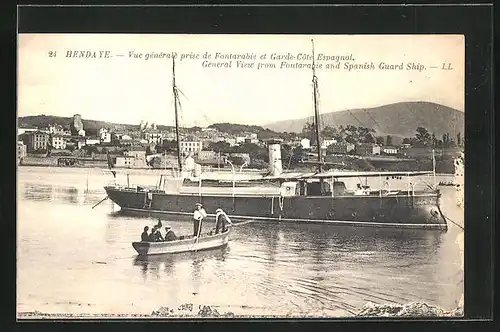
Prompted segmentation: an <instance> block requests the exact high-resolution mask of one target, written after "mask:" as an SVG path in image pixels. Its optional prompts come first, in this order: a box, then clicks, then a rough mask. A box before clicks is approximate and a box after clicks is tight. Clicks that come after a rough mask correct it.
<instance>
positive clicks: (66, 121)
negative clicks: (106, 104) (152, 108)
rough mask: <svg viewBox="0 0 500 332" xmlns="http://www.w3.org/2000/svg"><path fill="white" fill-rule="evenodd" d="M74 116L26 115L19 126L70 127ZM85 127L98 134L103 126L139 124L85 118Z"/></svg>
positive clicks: (118, 127) (131, 127)
mask: <svg viewBox="0 0 500 332" xmlns="http://www.w3.org/2000/svg"><path fill="white" fill-rule="evenodd" d="M72 121H73V117H61V116H53V115H33V116H24V117H20V118H18V126H19V127H20V128H30V127H38V128H40V129H42V128H46V127H48V126H49V125H51V124H58V125H62V126H65V127H69V125H70V124H71V123H72ZM83 128H84V129H85V132H86V133H87V134H89V135H96V134H97V132H98V131H99V129H101V128H110V129H112V130H118V131H120V130H138V129H139V125H138V124H137V125H131V124H121V123H113V122H106V121H98V120H86V119H83ZM157 128H158V129H160V130H164V129H167V128H171V126H160V125H159V126H157Z"/></svg>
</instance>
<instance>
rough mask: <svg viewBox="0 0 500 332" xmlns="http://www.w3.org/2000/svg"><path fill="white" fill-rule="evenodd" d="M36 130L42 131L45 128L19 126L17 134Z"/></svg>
mask: <svg viewBox="0 0 500 332" xmlns="http://www.w3.org/2000/svg"><path fill="white" fill-rule="evenodd" d="M35 131H41V132H43V130H38V129H37V128H18V129H17V135H22V134H24V133H33V132H35Z"/></svg>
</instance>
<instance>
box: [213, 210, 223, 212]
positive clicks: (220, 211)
mask: <svg viewBox="0 0 500 332" xmlns="http://www.w3.org/2000/svg"><path fill="white" fill-rule="evenodd" d="M215 212H223V211H222V209H217V210H215Z"/></svg>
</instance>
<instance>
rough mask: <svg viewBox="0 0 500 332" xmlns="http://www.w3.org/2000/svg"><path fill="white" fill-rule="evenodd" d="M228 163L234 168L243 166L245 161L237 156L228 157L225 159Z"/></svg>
mask: <svg viewBox="0 0 500 332" xmlns="http://www.w3.org/2000/svg"><path fill="white" fill-rule="evenodd" d="M227 160H229V161H230V162H232V163H233V164H234V165H235V166H236V165H238V166H240V165H243V164H244V163H245V160H243V158H241V157H238V156H230V157H228V158H227Z"/></svg>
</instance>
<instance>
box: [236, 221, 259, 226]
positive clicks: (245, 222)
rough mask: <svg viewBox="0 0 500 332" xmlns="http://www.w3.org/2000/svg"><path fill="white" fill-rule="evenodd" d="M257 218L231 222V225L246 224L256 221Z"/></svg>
mask: <svg viewBox="0 0 500 332" xmlns="http://www.w3.org/2000/svg"><path fill="white" fill-rule="evenodd" d="M256 221H257V220H247V221H242V222H237V223H235V222H233V223H231V226H240V225H246V224H249V223H251V222H256Z"/></svg>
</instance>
